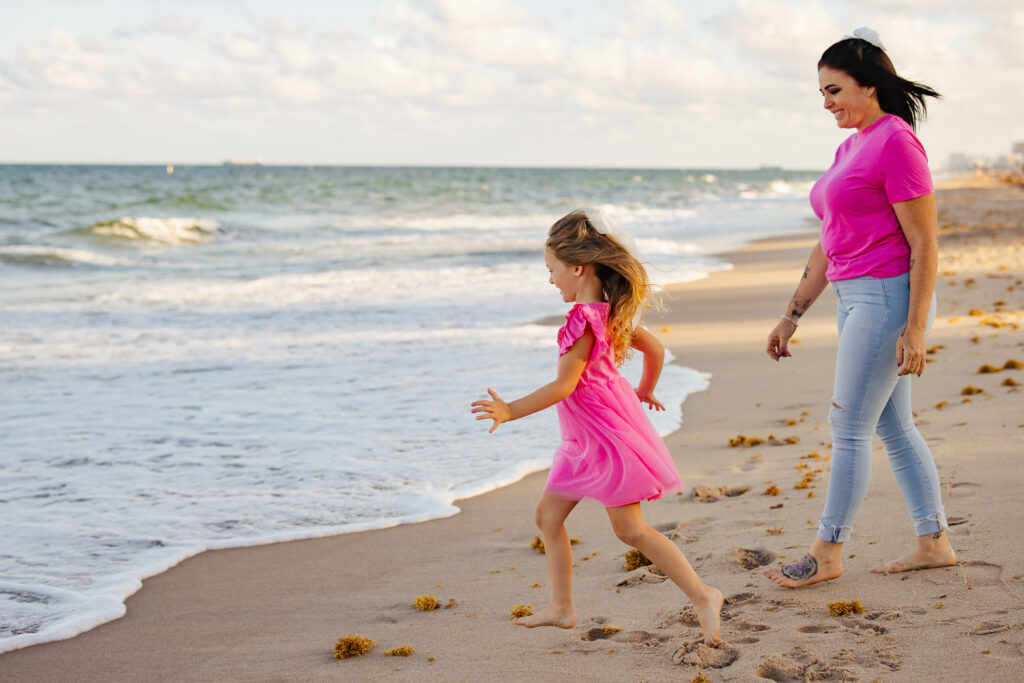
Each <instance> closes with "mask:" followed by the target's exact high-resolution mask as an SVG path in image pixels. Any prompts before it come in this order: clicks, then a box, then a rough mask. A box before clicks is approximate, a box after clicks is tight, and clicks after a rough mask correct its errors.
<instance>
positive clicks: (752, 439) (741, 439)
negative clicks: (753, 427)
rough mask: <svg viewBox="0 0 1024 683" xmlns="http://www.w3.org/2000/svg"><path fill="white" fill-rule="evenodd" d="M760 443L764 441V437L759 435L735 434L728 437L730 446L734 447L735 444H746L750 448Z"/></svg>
mask: <svg viewBox="0 0 1024 683" xmlns="http://www.w3.org/2000/svg"><path fill="white" fill-rule="evenodd" d="M762 443H764V439H762V438H761V437H759V436H744V435H743V434H737V435H736V436H734V437H732V438H730V439H729V447H730V448H736V447H737V446H746V447H748V448H750V447H752V446H757V445H758V444H762Z"/></svg>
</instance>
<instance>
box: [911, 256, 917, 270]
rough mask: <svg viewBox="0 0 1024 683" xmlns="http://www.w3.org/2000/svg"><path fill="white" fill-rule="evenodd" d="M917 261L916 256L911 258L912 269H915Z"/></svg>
mask: <svg viewBox="0 0 1024 683" xmlns="http://www.w3.org/2000/svg"><path fill="white" fill-rule="evenodd" d="M916 262H917V259H916V258H912V259H910V269H911V270H913V269H914V264H915V263H916Z"/></svg>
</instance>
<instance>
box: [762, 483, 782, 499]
mask: <svg viewBox="0 0 1024 683" xmlns="http://www.w3.org/2000/svg"><path fill="white" fill-rule="evenodd" d="M781 494H782V491H781V490H780V489H779V487H778V486H776V485H775V484H772V485H771V486H769V487H768V488H766V489H765V490H764V495H766V496H778V495H781Z"/></svg>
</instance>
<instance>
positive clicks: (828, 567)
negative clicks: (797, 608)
mask: <svg viewBox="0 0 1024 683" xmlns="http://www.w3.org/2000/svg"><path fill="white" fill-rule="evenodd" d="M764 575H765V576H767V577H768V578H769V579H771V580H772V581H774V582H775V583H777V584H779V585H780V586H782V587H783V588H802V587H804V586H810V585H811V584H814V583H819V582H821V581H829V580H831V579H837V578H839V577H840V576H842V575H843V564H842V562H841V561H840V560H838V559H836V560H831V559H829V560H826V559H821V560H819V559H818V558H816V557H814V555H804V556H803V557H801V558H800V559H799V560H797V561H796V562H794V563H793V564H790V565H787V566H785V567H782V568H775V567H773V568H771V569H765V570H764Z"/></svg>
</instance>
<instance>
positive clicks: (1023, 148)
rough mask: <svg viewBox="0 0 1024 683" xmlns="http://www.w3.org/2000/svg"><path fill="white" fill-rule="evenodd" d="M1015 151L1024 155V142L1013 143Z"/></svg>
mask: <svg viewBox="0 0 1024 683" xmlns="http://www.w3.org/2000/svg"><path fill="white" fill-rule="evenodd" d="M1013 153H1014V154H1021V155H1024V142H1015V143H1013Z"/></svg>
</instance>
